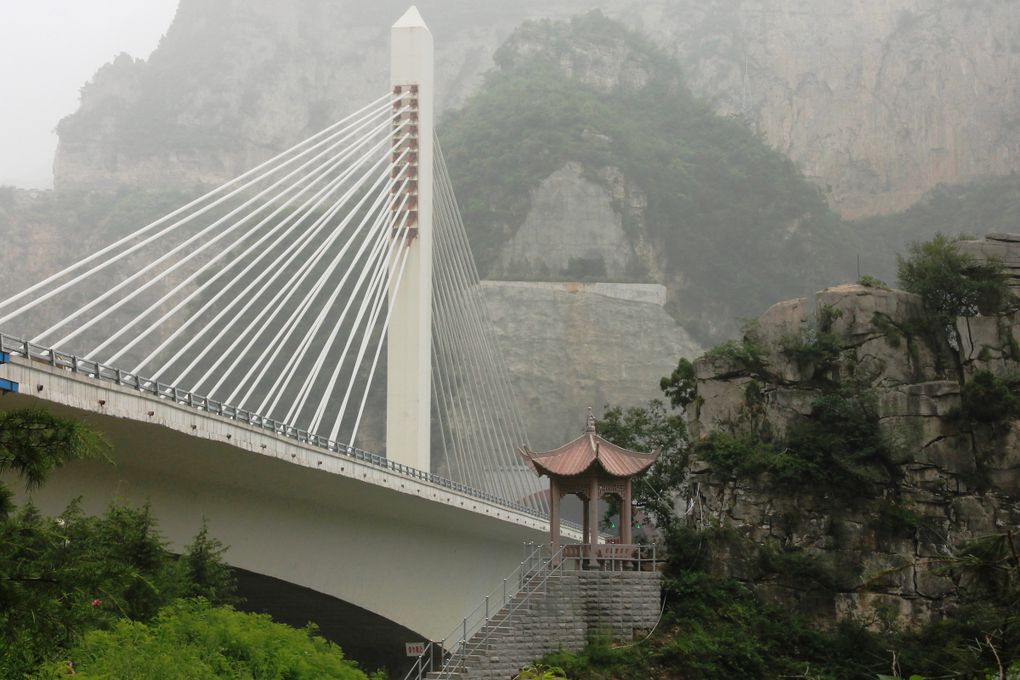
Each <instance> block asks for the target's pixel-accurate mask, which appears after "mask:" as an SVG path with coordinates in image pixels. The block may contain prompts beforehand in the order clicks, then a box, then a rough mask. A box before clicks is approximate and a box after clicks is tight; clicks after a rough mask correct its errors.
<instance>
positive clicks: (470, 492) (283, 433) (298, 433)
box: [0, 333, 580, 529]
mask: <svg viewBox="0 0 1020 680" xmlns="http://www.w3.org/2000/svg"><path fill="white" fill-rule="evenodd" d="M0 352H7V353H8V354H10V355H12V356H20V357H22V358H25V359H30V360H32V361H36V362H40V363H45V364H48V365H49V366H51V367H54V368H60V369H64V370H67V371H70V372H72V373H74V374H77V375H80V376H85V377H88V378H90V379H92V380H96V381H99V382H104V383H113V384H115V385H119V386H121V387H126V388H129V389H134V390H137V391H139V392H142V393H144V394H147V395H152V396H153V397H156V398H159V399H164V400H168V401H173V402H174V403H176V404H177V405H179V406H184V407H188V408H192V409H195V410H197V411H202V412H203V413H205V414H208V415H213V416H219V417H223V418H227V419H229V420H234V421H237V422H240V423H243V424H245V425H249V426H251V427H254V428H258V429H260V430H263V431H265V432H270V433H272V434H274V435H276V436H279V437H285V438H287V439H292V440H295V441H298V442H300V443H301V444H305V445H308V446H311V447H315V448H317V449H319V450H320V451H321V452H322V453H324V454H325V455H328V456H331V457H334V458H341V457H343V458H353V459H355V460H358V461H361V462H363V463H366V464H368V465H372V466H375V467H378V468H381V469H385V470H388V471H390V472H394V473H396V474H399V475H404V476H406V477H411V478H413V479H417V480H420V481H422V482H426V483H429V484H432V485H434V486H437V487H440V488H443V489H448V490H450V491H452V492H455V493H460V494H463V495H465V496H469V497H471V498H476V499H478V500H481V501H485V502H487V503H491V504H493V505H498V506H500V507H503V508H505V509H507V510H512V511H514V512H517V513H521V514H524V515H530V516H532V517H535V518H537V519H541V520H544V521H548V519H549V516H548V515H547V514H545V513H542V512H539V511H537V510H535V509H533V508H530V507H528V506H526V505H524V504H522V503H517V502H515V501H511V500H508V499H505V498H500V497H499V496H496V495H494V494H491V493H489V492H487V491H483V490H481V489H476V488H473V487H470V486H467V485H465V484H461V483H460V482H455V481H453V480H452V479H447V478H445V477H441V476H439V475H436V474H433V473H432V472H427V471H425V470H418V469H416V468H412V467H409V466H407V465H403V464H402V463H396V462H394V461H391V460H389V459H388V458H386V457H385V456H380V455H378V454H375V453H371V452H369V451H365V450H363V449H359V448H357V447H354V446H348V445H346V444H343V443H341V442H337V441H334V440H332V439H327V438H326V437H321V436H319V435H317V434H315V433H312V432H308V431H307V430H302V429H300V428H296V427H293V426H291V425H288V424H286V423H283V422H281V421H279V420H274V419H272V418H268V417H266V416H263V415H259V414H257V413H253V412H251V411H248V410H245V409H242V408H238V407H236V406H232V405H230V404H224V403H223V402H221V401H215V400H213V399H210V398H209V397H207V396H205V395H200V394H194V393H192V392H189V391H187V390H182V389H179V388H177V387H175V386H173V385H170V384H167V383H162V382H159V381H158V380H152V379H150V378H145V377H142V376H138V375H135V374H132V373H127V372H125V371H122V370H121V369H119V368H113V367H112V366H105V365H103V364H101V363H99V362H97V361H91V360H89V359H82V358H80V357H77V356H75V355H73V354H68V353H66V352H61V351H60V350H56V349H52V348H49V347H41V346H39V345H36V344H34V343H32V342H29V341H26V340H21V339H18V338H15V337H12V336H10V335H6V334H4V333H0ZM564 524H565V525H567V526H570V527H571V528H574V529H579V528H580V527H579V526H578V525H576V524H573V523H569V522H564Z"/></svg>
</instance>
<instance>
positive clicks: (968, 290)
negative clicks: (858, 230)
mask: <svg viewBox="0 0 1020 680" xmlns="http://www.w3.org/2000/svg"><path fill="white" fill-rule="evenodd" d="M957 241H959V238H957V239H953V238H949V237H947V236H945V235H943V234H938V235H937V236H935V238H933V239H931V240H930V241H926V242H924V243H912V244H911V245H910V246H909V249H908V251H909V254H908V255H907V257H903V256H897V258H896V270H897V277H898V279H899V283H900V286H901V287H902V288H903V289H904V290H906V291H909V292H911V293H916V294H917V295H919V296H921V300H922V301H923V302H924V306H925V309H926V310H927V312H928V314H929V315H930V317H931V320H932V328H931V329H930V330H931V335H932V336H933V337H932V338H931V339H932V340H933V341H934V343H933V344H935V349H936V351H938V350H939V348H940V346H941V344H942V343H944V342H949V343H950V344H951V345H954V346H955V347H956V348H960V347H962V346H963V337H962V336H961V334H960V330H959V328H957V325H956V319H957V317H961V316H974V315H976V314H978V313H984V314H995V313H998V312H1001V311H1003V310H1004V309H1006V308H1007V307H1009V306H1010V305H1011V304H1012V301H1013V296H1012V294H1011V293H1010V290H1009V285H1008V279H1007V277H1006V273H1005V269H1004V267H1003V265H1002V263H1000V262H979V261H978V260H976V259H975V258H973V257H971V256H970V255H968V254H966V253H961V252H960V250H959V248H958V247H957V245H956V243H957ZM954 356H955V353H954ZM957 361H959V358H958V357H957Z"/></svg>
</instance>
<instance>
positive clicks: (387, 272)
mask: <svg viewBox="0 0 1020 680" xmlns="http://www.w3.org/2000/svg"><path fill="white" fill-rule="evenodd" d="M404 198H407V197H406V196H405V197H404ZM404 206H406V203H405V204H404ZM404 206H402V208H403V207H404ZM409 214H410V211H409V210H406V209H405V210H404V211H403V212H402V213H400V221H401V222H402V223H403V225H404V226H403V227H402V228H401V230H400V233H399V235H398V238H395V239H393V242H392V247H391V249H390V251H389V252H388V253H387V257H386V259H385V261H384V263H383V266H382V268H381V269H380V270H379V276H378V280H377V282H376V292H375V293H373V294H372V295H374V296H375V297H376V300H375V302H374V303H373V310H372V313H371V315H370V317H369V319H368V320H367V323H366V324H365V329H364V332H363V333H362V337H361V346H360V347H359V348H358V353H357V355H356V358H355V361H354V369H353V371H352V372H351V376H352V378H351V380H350V381H349V382H348V384H347V390H346V391H345V392H344V398H343V401H342V402H341V403H340V415H339V416H338V417H337V419H336V421H335V422H334V423H333V429H332V431H331V432H330V436H329V438H330V439H338V438H339V435H340V427H341V425H342V424H343V417H344V415H346V413H347V404H348V403H349V401H350V396H351V392H352V391H353V390H354V383H355V382H356V378H357V375H358V369H359V368H361V362H362V360H363V358H364V354H365V350H366V349H367V347H368V343H369V342H370V341H371V339H372V335H374V333H373V331H374V326H375V322H376V320H377V319H378V317H379V310H381V309H382V305H383V304H385V303H386V298H387V292H388V291H389V290H390V289H391V286H392V285H393V272H394V267H392V266H391V265H390V262H391V261H392V260H393V258H395V257H396V256H397V251H398V249H399V247H400V244H402V243H404V242H405V239H406V238H407V235H408V234H409V233H410V223H409V222H408V220H407V216H408V215H409ZM390 224H392V222H391V223H390ZM391 228H392V227H391ZM409 252H410V248H408V247H407V246H405V247H404V254H405V260H404V261H405V262H406V254H407V253H409ZM401 271H403V270H401ZM369 299H370V298H369V296H366V297H365V302H367V301H368V300H369ZM360 312H361V310H359V313H360ZM358 326H359V322H358V321H355V328H357V327H358ZM352 337H353V334H352ZM379 342H380V343H381V342H382V338H380V340H379ZM339 366H340V365H339V364H338V365H337V369H338V368H339ZM336 377H337V371H336V370H334V372H333V378H332V380H331V381H330V383H331V384H333V383H335V381H336ZM323 403H326V402H325V401H323ZM320 425H321V418H320V419H319V420H318V421H317V422H316V430H318V428H319V426H320Z"/></svg>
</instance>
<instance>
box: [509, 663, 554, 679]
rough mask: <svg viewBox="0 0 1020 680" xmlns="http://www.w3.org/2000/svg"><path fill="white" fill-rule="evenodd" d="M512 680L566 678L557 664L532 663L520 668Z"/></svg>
mask: <svg viewBox="0 0 1020 680" xmlns="http://www.w3.org/2000/svg"><path fill="white" fill-rule="evenodd" d="M514 680H567V675H566V672H565V671H564V670H563V669H562V668H560V667H559V666H547V665H546V664H543V663H534V664H530V665H528V666H525V667H524V668H522V669H521V672H520V673H518V674H517V675H516V676H515V677H514Z"/></svg>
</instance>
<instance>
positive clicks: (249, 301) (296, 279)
mask: <svg viewBox="0 0 1020 680" xmlns="http://www.w3.org/2000/svg"><path fill="white" fill-rule="evenodd" d="M382 160H385V158H383V159H380V161H379V162H381V161H382ZM379 162H377V163H376V164H375V166H378V165H379ZM375 166H373V169H370V170H369V171H368V172H367V173H366V174H365V177H370V176H371V173H372V172H373V171H374V168H375ZM385 178H386V175H385V174H384V175H383V176H382V177H380V178H379V179H377V180H376V182H375V184H374V185H373V186H372V188H371V189H369V191H368V194H366V196H367V195H371V194H372V192H374V191H375V190H376V189H377V188H378V185H379V183H380V182H381V181H382V180H383V179H385ZM363 184H364V182H360V183H358V184H356V185H355V186H353V187H351V189H350V190H349V193H351V194H353V193H354V192H356V191H358V190H359V189H360V188H361V186H363ZM343 200H344V202H346V200H347V198H346V197H345V198H344V199H343ZM361 204H362V202H361V201H359V203H358V204H357V205H356V206H355V210H357V209H358V208H360V205H361ZM355 210H352V211H351V212H350V213H349V214H348V216H347V217H346V218H345V219H344V220H343V221H342V222H341V224H340V225H338V226H337V227H336V228H335V229H334V230H333V232H332V234H333V236H332V237H331V238H329V239H327V240H326V241H325V242H324V243H322V244H320V246H319V247H318V249H317V250H316V251H314V253H313V254H315V255H317V254H319V253H321V252H322V251H323V250H324V249H325V248H327V247H328V246H329V245H330V244H332V243H333V242H334V240H335V238H336V237H338V236H339V234H340V233H341V232H343V231H344V229H346V227H347V225H348V224H349V223H350V221H351V219H353V216H354V214H355ZM359 229H360V227H359ZM358 231H359V230H355V232H354V234H352V235H351V238H350V239H348V241H347V244H345V246H344V248H343V249H342V250H341V256H342V254H343V253H344V252H346V249H347V247H348V246H349V245H350V243H351V242H353V239H354V238H355V236H356V235H357V233H358ZM311 238H312V234H306V235H304V236H302V237H301V238H300V239H299V240H298V241H296V242H295V243H294V244H291V245H290V246H289V247H288V250H290V251H292V252H291V254H290V255H289V256H288V258H287V260H286V261H285V262H284V264H283V265H282V266H281V267H280V268H279V269H278V270H276V271H275V272H274V271H273V270H269V269H267V270H265V271H263V272H262V273H260V274H259V275H258V277H257V278H256V279H255V280H254V281H252V282H251V283H249V284H248V286H247V287H246V288H245V289H244V290H243V291H241V293H240V294H238V295H237V296H235V297H234V299H233V300H231V302H230V303H229V304H228V305H227V307H226V308H225V309H223V310H221V311H220V312H219V313H218V314H217V315H216V317H215V318H214V319H213V320H212V321H210V322H209V324H207V325H206V326H205V327H204V328H203V329H202V330H200V331H199V333H198V334H197V335H195V336H194V337H192V339H191V340H190V341H189V342H188V343H187V344H186V345H185V346H184V347H183V348H182V349H181V350H179V351H178V352H177V353H176V354H175V355H174V356H173V357H172V358H171V359H170V360H169V361H167V362H166V363H164V365H163V367H162V368H160V370H159V371H157V373H156V375H155V377H156V378H158V377H159V376H160V375H162V374H163V372H164V371H166V370H168V369H169V367H170V366H172V365H173V364H175V363H177V361H179V360H180V359H181V357H182V356H183V355H184V354H185V353H186V352H187V351H188V350H189V349H190V348H191V347H192V346H193V345H194V344H195V343H197V342H198V340H199V339H201V337H202V336H204V334H205V333H207V332H209V331H210V330H212V328H214V327H215V324H216V323H218V322H219V320H220V319H221V318H223V317H224V316H225V315H226V314H227V313H229V312H230V311H231V310H233V309H234V307H236V306H237V305H238V304H240V303H241V302H242V301H245V300H246V302H245V304H244V306H243V308H242V309H241V310H240V311H239V312H238V313H237V315H236V318H242V317H243V316H244V314H246V313H247V312H248V310H249V309H251V308H252V307H253V306H254V305H255V304H256V302H258V301H259V300H260V299H261V298H262V296H263V295H264V294H265V293H266V291H268V290H269V287H270V286H271V285H272V284H273V283H274V282H275V281H276V280H277V279H279V278H281V277H282V276H284V274H285V273H286V269H287V267H289V266H290V265H291V263H292V262H293V261H294V259H295V258H296V257H297V256H298V253H299V251H300V249H301V248H303V247H304V246H305V245H306V244H307V243H308V242H309V241H310V240H311ZM307 268H308V261H307V260H306V262H305V264H304V265H302V267H301V268H299V270H298V273H297V275H295V276H293V277H292V278H291V279H290V280H289V281H288V283H287V284H285V285H284V286H283V287H282V289H281V290H280V291H278V292H277V296H276V297H274V300H273V301H274V303H275V301H276V300H277V299H278V298H279V296H280V295H282V294H283V292H286V291H289V290H290V289H291V288H293V287H295V286H297V285H298V284H299V283H301V282H302V281H303V280H304V278H305V276H304V275H303V273H304V272H305V271H306V269H307ZM270 274H272V275H271V276H270ZM266 277H270V278H269V280H268V281H266V282H265V283H264V284H263V285H262V287H261V288H260V289H259V290H258V292H257V293H255V295H253V296H252V297H250V298H246V297H245V296H246V295H247V294H248V293H249V292H250V291H251V289H252V288H254V287H255V286H257V285H259V284H260V282H262V280H263V279H265V278H266ZM225 292H226V291H221V293H220V295H222V294H223V293H225ZM216 297H217V298H218V297H219V295H217V296H216ZM215 299H216V298H214V300H211V301H210V303H212V302H213V301H215ZM210 303H207V306H208V305H209V304H210ZM270 308H271V306H270V305H266V306H264V307H263V310H262V312H261V313H260V314H259V316H258V317H257V318H256V319H255V320H254V322H252V324H251V325H250V326H249V328H252V327H254V326H256V325H257V324H258V323H259V322H260V321H261V320H262V318H263V316H265V314H267V313H269V311H270ZM202 311H203V312H204V311H205V309H203V310H202ZM195 318H196V317H192V319H189V321H188V323H186V324H185V326H187V325H190V323H191V321H193V320H194V319H195ZM231 328H232V325H230V324H228V325H227V326H226V327H224V328H223V329H222V330H220V332H219V333H218V334H217V335H216V337H215V338H213V340H212V341H210V342H209V343H207V344H206V346H205V349H203V350H202V352H201V353H199V355H198V356H196V357H194V358H193V359H192V361H191V363H190V364H189V365H188V366H187V367H186V368H185V369H184V370H183V371H182V372H181V373H179V375H178V379H179V380H183V379H184V378H185V377H186V376H187V375H189V374H190V373H191V371H192V370H193V369H194V368H195V366H196V365H197V364H198V363H199V362H200V361H201V360H202V359H204V358H205V356H206V355H207V354H208V353H209V352H211V351H212V349H213V347H215V346H216V344H217V343H218V342H219V341H220V340H221V339H222V338H223V336H224V335H225V334H226V333H227V331H228V330H230V329H231ZM182 330H183V329H178V333H180V332H181V331H182ZM157 349H159V348H157ZM228 353H229V352H228ZM152 356H153V355H150V356H149V357H147V358H146V360H145V362H144V363H147V362H148V361H150V360H151V358H152ZM226 357H227V354H223V355H221V356H220V358H219V359H218V360H217V362H216V363H215V365H214V366H213V368H212V369H211V370H215V369H216V368H218V367H219V366H220V364H222V362H223V361H225V360H226ZM203 382H204V380H200V382H199V383H198V384H202V383H203Z"/></svg>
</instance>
